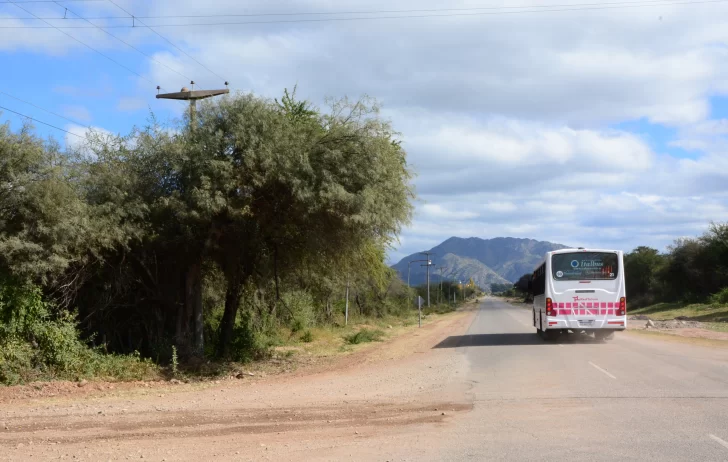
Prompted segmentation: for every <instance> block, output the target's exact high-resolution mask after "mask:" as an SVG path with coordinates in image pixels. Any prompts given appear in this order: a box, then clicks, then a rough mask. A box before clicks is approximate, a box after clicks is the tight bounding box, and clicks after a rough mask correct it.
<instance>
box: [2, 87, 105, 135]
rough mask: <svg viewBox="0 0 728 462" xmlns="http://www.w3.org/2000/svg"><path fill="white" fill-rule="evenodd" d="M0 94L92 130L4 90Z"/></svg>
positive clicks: (86, 126)
mask: <svg viewBox="0 0 728 462" xmlns="http://www.w3.org/2000/svg"><path fill="white" fill-rule="evenodd" d="M0 93H2V94H3V95H5V96H8V97H10V98H13V99H14V100H16V101H20V102H21V103H25V104H27V105H29V106H33V107H34V108H36V109H40V110H41V111H44V112H47V113H48V114H51V115H54V116H56V117H60V118H61V119H63V120H66V121H68V122H71V123H72V124H75V125H80V126H82V127H84V128H89V129H90V128H91V127H89V126H88V125H86V124H84V123H81V122H79V121H77V120H73V119H69V118H68V117H66V116H63V115H61V114H57V113H55V112H53V111H49V110H48V109H45V108H42V107H40V106H38V105H37V104H33V103H31V102H30V101H26V100H24V99H20V98H18V97H17V96H13V95H11V94H10V93H7V92H5V91H2V90H0Z"/></svg>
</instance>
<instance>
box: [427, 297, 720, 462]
mask: <svg viewBox="0 0 728 462" xmlns="http://www.w3.org/2000/svg"><path fill="white" fill-rule="evenodd" d="M579 337H581V338H579ZM436 348H455V349H457V350H458V351H460V352H462V354H464V355H465V356H466V358H467V360H468V362H469V364H470V369H469V370H470V372H469V376H468V379H469V380H470V381H471V383H472V385H473V387H472V390H471V393H472V395H473V396H472V398H473V399H474V402H475V407H474V410H473V412H471V413H469V414H468V415H467V416H465V417H463V418H462V419H458V421H456V422H454V428H453V429H452V431H451V432H450V431H448V433H449V437H448V438H446V440H447V441H449V442H448V443H445V444H443V445H442V446H441V447H440V449H441V451H440V452H439V454H438V455H434V454H433V459H437V460H529V461H535V460H559V461H564V460H579V461H583V460H590V461H591V460H620V461H623V460H659V461H667V460H685V461H687V460H691V461H725V460H728V352H727V351H726V350H716V349H708V348H702V347H694V346H691V345H685V344H677V343H671V342H662V341H655V340H651V339H642V338H637V337H636V336H635V335H629V334H622V335H620V334H617V336H616V338H615V340H613V341H612V342H609V343H596V342H595V341H593V340H591V339H589V338H587V337H585V336H578V337H576V338H571V336H569V337H567V338H566V339H564V340H562V341H558V342H556V343H553V344H549V343H545V342H544V341H542V340H541V339H539V338H538V337H537V336H536V334H535V332H534V328H533V327H532V326H531V313H530V311H528V310H524V309H523V308H519V307H513V306H511V305H508V304H506V303H503V302H500V301H497V300H492V299H488V300H486V301H485V302H484V303H483V304H482V305H481V307H480V311H479V312H478V315H477V317H476V319H475V320H474V322H473V324H472V325H471V327H470V329H469V331H468V333H467V334H466V335H462V336H454V337H450V338H448V339H446V340H444V341H443V342H441V343H440V344H439V345H438V346H437V347H436Z"/></svg>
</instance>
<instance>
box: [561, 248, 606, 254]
mask: <svg viewBox="0 0 728 462" xmlns="http://www.w3.org/2000/svg"><path fill="white" fill-rule="evenodd" d="M574 252H605V253H619V252H620V251H619V250H613V249H590V248H587V249H584V248H578V249H559V250H553V251H551V252H548V253H547V255H555V254H559V253H574Z"/></svg>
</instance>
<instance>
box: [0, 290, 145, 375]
mask: <svg viewBox="0 0 728 462" xmlns="http://www.w3.org/2000/svg"><path fill="white" fill-rule="evenodd" d="M51 308H52V306H51V305H50V304H49V303H47V302H45V301H44V300H43V297H42V294H41V291H40V289H39V288H38V287H35V286H32V285H28V284H23V283H19V282H17V281H12V280H11V281H9V280H7V279H5V280H0V383H2V384H7V385H14V384H18V383H22V382H27V381H32V380H43V379H53V378H58V379H69V380H74V379H78V378H81V377H95V376H100V377H104V378H115V379H121V380H131V379H141V378H147V377H150V376H153V375H155V374H156V367H155V366H154V365H153V364H152V363H151V361H148V360H142V359H141V358H140V357H139V354H138V353H137V354H135V355H128V356H122V355H107V354H104V353H102V352H101V351H100V350H99V349H95V348H90V347H88V346H87V345H86V344H85V343H84V342H83V341H81V339H80V333H79V331H78V327H77V324H76V320H75V317H74V315H73V314H72V313H66V312H64V313H61V314H59V315H55V316H53V315H52V312H51Z"/></svg>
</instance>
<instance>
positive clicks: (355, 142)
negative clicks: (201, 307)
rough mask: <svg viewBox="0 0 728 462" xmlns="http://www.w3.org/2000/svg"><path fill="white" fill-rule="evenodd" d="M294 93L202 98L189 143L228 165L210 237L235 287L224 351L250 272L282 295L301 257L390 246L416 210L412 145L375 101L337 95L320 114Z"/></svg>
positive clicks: (223, 330)
mask: <svg viewBox="0 0 728 462" xmlns="http://www.w3.org/2000/svg"><path fill="white" fill-rule="evenodd" d="M292 98H293V97H292V96H291V95H286V97H285V98H284V104H275V103H273V102H270V101H267V100H263V99H260V98H256V97H254V96H251V95H248V96H241V97H237V98H228V99H222V100H220V101H215V102H210V103H208V104H205V105H204V106H203V107H202V108H201V109H200V111H199V112H198V116H197V122H198V123H197V124H196V126H195V129H194V130H193V131H190V132H189V133H188V138H187V139H186V140H185V143H184V144H185V146H186V147H187V148H188V149H190V150H191V151H192V152H193V153H194V154H192V156H193V157H199V158H203V159H211V161H212V162H216V163H218V165H222V166H224V169H221V170H223V171H224V175H222V176H221V177H220V179H221V180H222V181H220V182H219V184H220V185H221V186H222V185H225V186H224V187H222V188H217V189H215V188H213V189H214V190H216V191H218V193H219V194H218V196H217V198H219V199H221V203H224V206H223V207H221V208H220V210H219V214H218V216H217V217H216V219H215V220H213V221H214V224H213V226H214V227H215V228H216V229H217V231H218V232H219V233H220V234H219V239H216V240H214V242H213V243H212V245H213V246H214V247H215V251H216V254H217V255H218V258H217V260H218V262H219V264H220V266H221V267H222V268H223V271H224V273H225V275H226V281H227V291H228V294H227V296H226V304H225V312H224V315H223V318H222V322H221V326H220V353H221V354H222V355H226V354H227V350H226V349H227V346H228V345H229V344H230V341H231V340H232V338H231V336H232V332H233V325H234V323H235V319H236V317H237V312H238V309H239V301H240V297H239V293H240V291H241V290H242V287H243V285H244V284H245V283H246V282H247V281H249V280H251V278H252V279H260V280H273V281H274V283H275V286H276V297H275V299H276V300H279V299H280V290H279V281H280V280H281V279H282V278H284V277H288V276H289V275H291V274H293V273H294V272H295V271H296V270H297V269H298V268H300V266H301V263H302V262H304V261H305V262H307V264H309V265H310V264H312V263H314V262H316V261H318V262H320V263H321V264H326V263H327V262H331V261H334V260H337V259H340V257H341V255H346V254H349V253H351V254H354V253H355V252H357V251H359V250H360V249H362V247H363V246H364V245H365V244H366V243H376V244H377V245H380V246H383V245H386V243H387V242H388V241H389V240H390V239H391V238H392V237H393V236H394V235H395V234H396V233H397V232H398V231H399V229H400V226H401V225H402V224H403V223H404V222H405V221H406V220H407V219H408V218H409V216H410V211H411V209H410V207H411V206H410V202H409V200H410V198H411V197H412V191H411V188H410V184H409V179H410V171H409V169H408V167H407V163H406V157H405V153H404V151H403V149H402V148H401V146H400V145H399V143H397V142H396V141H395V136H396V134H395V133H394V132H393V130H392V129H391V127H390V125H389V124H388V123H387V122H385V121H383V120H382V119H381V118H380V117H379V114H378V108H377V107H376V105H373V104H371V103H369V102H367V101H357V102H350V101H348V100H340V101H335V102H332V104H331V107H330V111H328V112H327V113H325V114H318V113H316V112H315V111H313V110H311V109H309V108H308V106H306V105H303V106H302V105H301V104H298V103H296V102H295V101H294V100H293V99H292ZM274 306H275V305H274ZM272 309H273V308H272Z"/></svg>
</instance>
